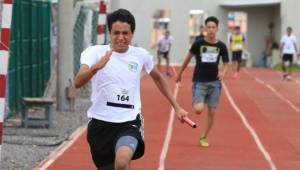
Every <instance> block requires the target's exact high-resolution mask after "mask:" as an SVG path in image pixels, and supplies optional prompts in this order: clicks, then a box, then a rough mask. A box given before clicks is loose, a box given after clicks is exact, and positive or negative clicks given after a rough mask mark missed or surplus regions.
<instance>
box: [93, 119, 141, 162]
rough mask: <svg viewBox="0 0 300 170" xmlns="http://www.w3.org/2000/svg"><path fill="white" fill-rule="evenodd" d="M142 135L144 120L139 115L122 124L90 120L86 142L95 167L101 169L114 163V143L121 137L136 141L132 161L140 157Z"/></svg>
mask: <svg viewBox="0 0 300 170" xmlns="http://www.w3.org/2000/svg"><path fill="white" fill-rule="evenodd" d="M143 135H144V120H143V118H142V116H141V115H140V114H138V116H137V118H136V119H135V120H133V121H129V122H124V123H112V122H105V121H101V120H97V119H92V120H91V121H90V122H89V124H88V129H87V140H88V143H89V145H90V151H91V154H92V158H93V161H94V163H95V165H96V166H97V167H101V166H104V165H107V164H110V163H113V162H114V160H115V147H116V143H117V141H118V139H119V138H120V137H122V136H132V137H134V138H136V139H137V140H138V146H137V149H136V151H135V153H134V155H133V158H132V159H133V160H134V159H138V158H140V157H142V156H143V155H144V150H145V144H144V137H143Z"/></svg>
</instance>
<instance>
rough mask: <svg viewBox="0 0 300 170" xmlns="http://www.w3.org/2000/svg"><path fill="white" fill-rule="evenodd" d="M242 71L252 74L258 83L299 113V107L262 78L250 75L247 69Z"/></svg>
mask: <svg viewBox="0 0 300 170" xmlns="http://www.w3.org/2000/svg"><path fill="white" fill-rule="evenodd" d="M244 71H245V72H246V73H247V74H248V75H250V76H252V77H253V78H254V79H255V81H256V82H258V83H259V84H261V85H263V86H265V87H266V88H268V89H270V90H271V91H272V92H273V93H274V94H275V95H276V96H278V97H279V98H280V99H281V100H283V101H284V102H286V103H287V104H288V105H289V106H290V107H291V108H292V109H294V110H295V111H296V112H299V113H300V109H299V108H298V107H297V106H296V105H295V104H293V103H292V102H291V101H290V100H289V99H287V98H285V97H284V96H283V95H281V94H280V93H279V92H278V91H277V90H276V89H275V88H274V87H272V86H271V85H270V84H268V83H266V82H264V81H263V80H261V79H259V78H257V77H256V76H254V75H251V74H250V73H249V71H248V70H246V69H244ZM277 73H278V72H277ZM299 83H300V82H299Z"/></svg>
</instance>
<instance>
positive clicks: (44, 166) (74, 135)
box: [33, 124, 87, 170]
mask: <svg viewBox="0 0 300 170" xmlns="http://www.w3.org/2000/svg"><path fill="white" fill-rule="evenodd" d="M86 127H87V124H85V125H83V126H81V127H79V128H78V129H77V130H76V131H75V132H73V133H72V134H71V135H70V137H69V139H70V140H68V141H65V142H63V143H62V144H61V145H60V146H59V147H57V148H56V149H55V150H54V151H52V152H51V153H50V155H49V156H47V157H46V158H45V159H44V160H43V161H42V162H41V163H40V164H39V165H38V166H36V167H35V168H33V170H46V169H48V167H49V166H50V165H51V164H52V163H53V162H54V161H55V160H57V159H58V158H59V157H60V156H61V155H62V154H63V153H64V152H65V151H66V150H67V149H68V148H70V147H71V146H72V145H73V143H74V142H75V141H76V140H77V139H78V138H79V137H80V136H81V135H82V134H83V133H84V132H85V130H86Z"/></svg>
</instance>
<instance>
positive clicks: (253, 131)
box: [222, 82, 277, 170]
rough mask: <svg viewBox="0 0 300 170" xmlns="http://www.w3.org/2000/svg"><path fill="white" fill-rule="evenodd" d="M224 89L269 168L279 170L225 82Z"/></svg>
mask: <svg viewBox="0 0 300 170" xmlns="http://www.w3.org/2000/svg"><path fill="white" fill-rule="evenodd" d="M222 84H223V87H224V91H225V94H226V96H227V98H228V100H229V102H230V104H231V105H232V107H233V108H234V109H235V111H236V113H237V114H238V115H239V116H240V119H241V120H242V122H243V124H244V125H245V127H246V128H247V129H248V131H249V132H250V134H251V135H252V137H253V139H254V141H255V143H256V145H257V147H258V149H259V150H260V152H261V153H262V154H263V156H264V158H265V159H266V160H267V161H268V163H269V166H270V168H271V170H277V168H276V166H275V163H274V162H273V161H272V158H271V156H270V154H269V153H268V151H267V150H266V149H265V147H264V145H263V144H262V142H261V140H260V139H259V137H258V135H257V133H256V132H255V130H254V129H253V128H252V127H251V125H250V124H249V122H248V120H247V119H246V117H245V116H244V113H243V112H242V111H241V110H240V109H239V107H238V106H237V105H236V104H235V102H234V100H233V98H232V97H231V95H230V93H229V91H228V89H227V86H226V84H225V82H223V83H222Z"/></svg>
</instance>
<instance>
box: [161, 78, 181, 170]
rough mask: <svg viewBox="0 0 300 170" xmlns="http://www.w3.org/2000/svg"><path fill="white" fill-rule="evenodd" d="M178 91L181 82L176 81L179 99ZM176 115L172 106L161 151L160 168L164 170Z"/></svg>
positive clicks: (176, 92) (175, 93) (175, 92)
mask: <svg viewBox="0 0 300 170" xmlns="http://www.w3.org/2000/svg"><path fill="white" fill-rule="evenodd" d="M178 92H179V84H178V83H176V86H175V90H174V97H175V99H177V95H178ZM174 117H175V110H174V109H173V107H171V111H170V116H169V122H168V128H167V132H166V136H165V139H164V144H163V147H162V150H161V153H160V157H159V165H158V170H164V169H165V160H166V157H167V153H168V150H169V145H170V141H171V137H172V131H173V123H174Z"/></svg>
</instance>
